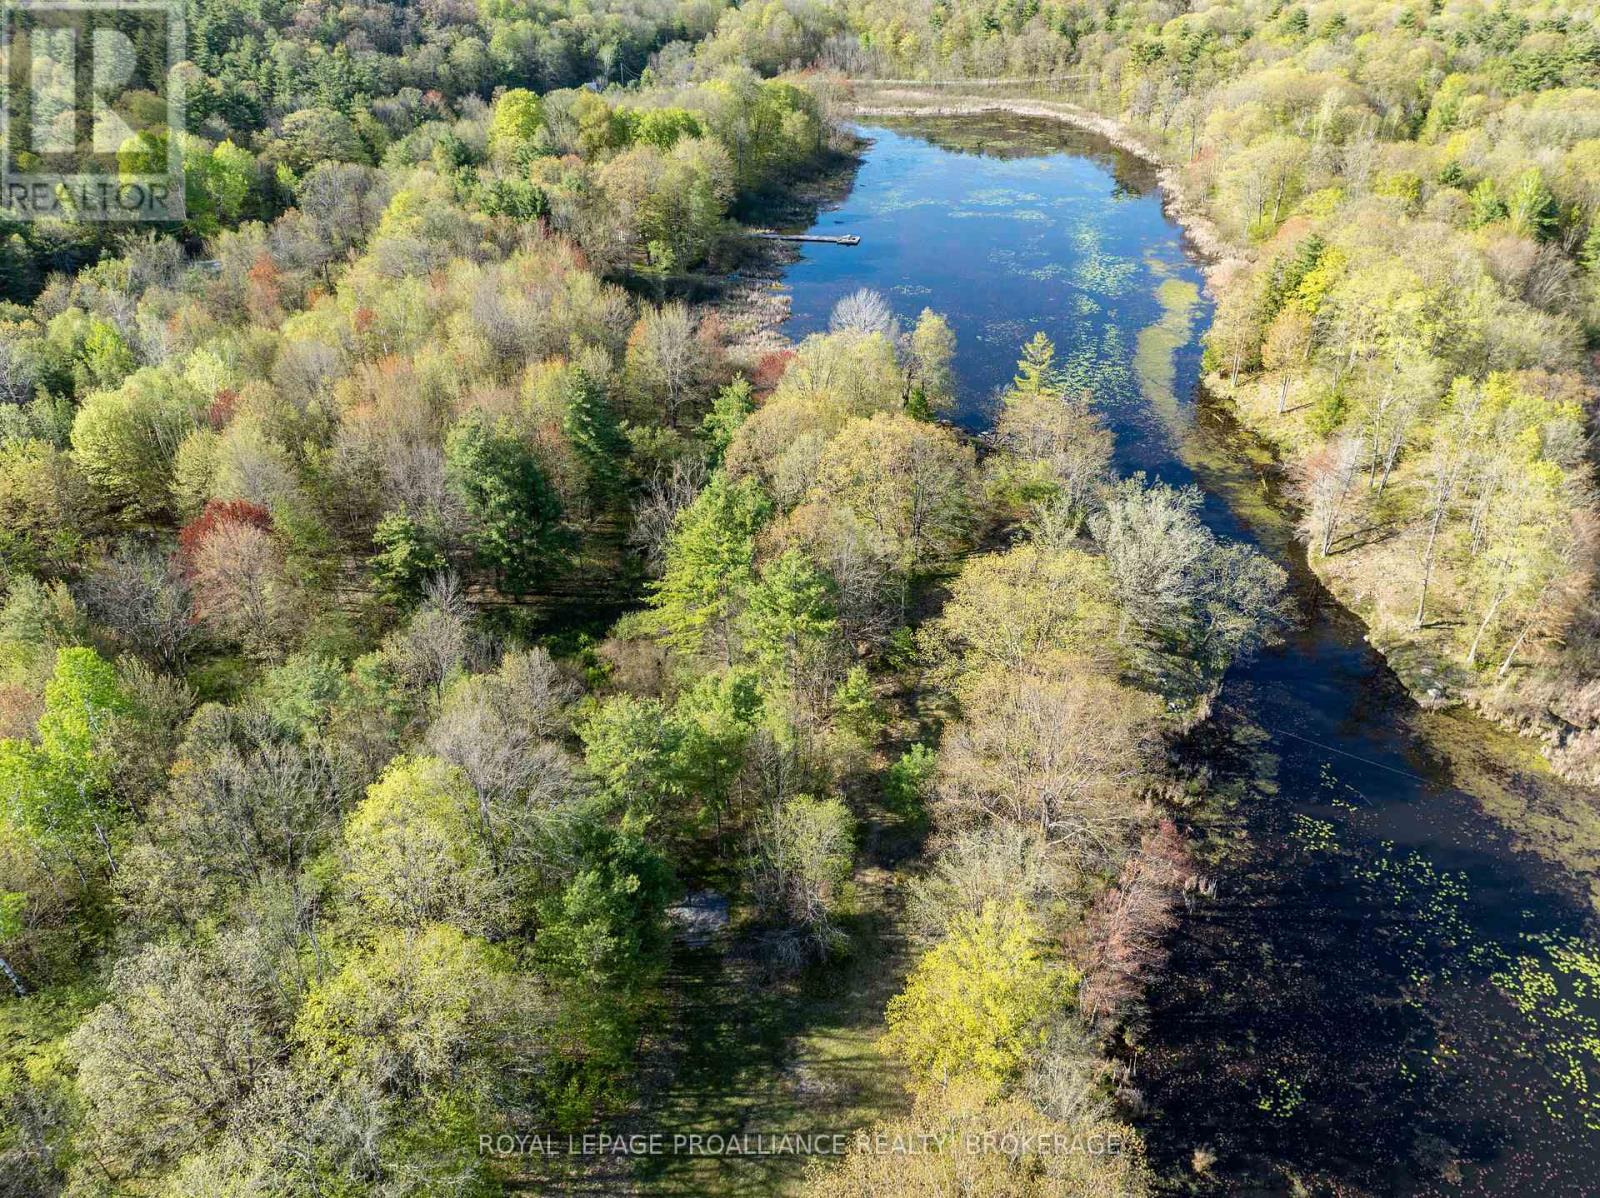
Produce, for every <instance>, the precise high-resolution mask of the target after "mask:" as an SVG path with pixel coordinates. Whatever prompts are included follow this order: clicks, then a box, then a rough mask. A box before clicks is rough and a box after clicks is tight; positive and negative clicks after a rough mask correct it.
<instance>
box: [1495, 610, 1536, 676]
mask: <svg viewBox="0 0 1600 1198" xmlns="http://www.w3.org/2000/svg"><path fill="white" fill-rule="evenodd" d="M1532 630H1533V620H1532V619H1531V618H1530V619H1529V620H1528V622H1527V623H1526V624H1524V625H1523V626H1522V631H1521V632H1519V633H1517V639H1516V640H1514V641H1512V642H1511V651H1510V652H1509V653H1507V654H1506V659H1505V660H1504V661H1503V662H1501V663H1500V668H1499V669H1498V670H1496V671H1495V674H1494V676H1495V677H1496V678H1504V677H1505V676H1506V671H1507V670H1509V669H1510V668H1511V663H1512V662H1513V661H1515V660H1516V657H1517V650H1518V649H1520V648H1522V642H1523V641H1525V640H1527V639H1528V633H1529V632H1531V631H1532Z"/></svg>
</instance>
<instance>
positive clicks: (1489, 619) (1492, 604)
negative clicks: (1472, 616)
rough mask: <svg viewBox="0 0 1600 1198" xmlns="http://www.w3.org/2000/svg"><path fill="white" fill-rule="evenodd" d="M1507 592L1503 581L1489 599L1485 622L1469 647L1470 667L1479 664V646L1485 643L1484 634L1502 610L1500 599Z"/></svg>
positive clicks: (1484, 616)
mask: <svg viewBox="0 0 1600 1198" xmlns="http://www.w3.org/2000/svg"><path fill="white" fill-rule="evenodd" d="M1505 594H1506V585H1505V583H1504V582H1501V583H1500V585H1499V586H1497V587H1496V588H1495V592H1494V598H1493V599H1492V600H1490V601H1489V610H1488V611H1486V612H1484V613H1483V623H1481V624H1479V625H1478V634H1477V635H1476V636H1474V637H1473V638H1472V645H1471V647H1469V648H1468V649H1467V668H1468V669H1472V668H1473V667H1474V666H1476V665H1477V664H1478V646H1479V645H1481V644H1482V643H1483V634H1484V633H1486V632H1488V631H1489V625H1490V624H1492V623H1494V618H1495V616H1496V614H1498V612H1499V611H1500V600H1502V599H1504V598H1505Z"/></svg>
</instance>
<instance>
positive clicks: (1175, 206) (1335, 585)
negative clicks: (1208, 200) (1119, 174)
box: [850, 86, 1600, 785]
mask: <svg viewBox="0 0 1600 1198" xmlns="http://www.w3.org/2000/svg"><path fill="white" fill-rule="evenodd" d="M871 97H872V98H871V99H870V100H866V101H862V102H857V103H854V104H852V105H851V108H850V111H851V114H852V116H855V117H865V118H870V117H900V118H910V117H966V116H983V115H987V114H993V113H1006V114H1010V115H1013V116H1021V117H1033V118H1037V119H1043V120H1054V121H1059V122H1061V123H1062V124H1066V125H1070V126H1072V127H1074V128H1077V129H1082V130H1084V131H1085V132H1088V133H1093V134H1095V135H1097V136H1100V137H1103V138H1105V140H1106V141H1107V142H1109V143H1110V144H1112V145H1113V146H1115V147H1117V148H1118V149H1120V150H1123V151H1125V152H1126V153H1129V154H1132V155H1133V156H1134V157H1136V158H1138V159H1140V160H1141V161H1143V162H1145V163H1147V164H1148V165H1149V166H1151V167H1152V168H1154V170H1155V172H1156V186H1157V188H1158V189H1159V191H1160V194H1161V205H1162V209H1163V210H1164V211H1165V212H1166V213H1167V215H1168V216H1169V217H1170V218H1171V219H1172V221H1173V222H1174V223H1175V224H1177V225H1178V227H1179V228H1180V229H1182V230H1183V233H1184V237H1185V239H1186V240H1187V242H1188V243H1189V246H1190V247H1191V248H1192V249H1193V250H1194V252H1195V254H1196V256H1197V257H1198V258H1199V259H1200V264H1201V267H1202V270H1203V273H1204V275H1205V278H1206V286H1207V289H1208V290H1210V291H1212V292H1213V293H1214V292H1215V289H1216V287H1217V286H1218V284H1219V282H1220V281H1221V280H1224V279H1226V278H1227V277H1228V276H1229V275H1231V274H1232V273H1233V272H1235V271H1237V270H1239V269H1242V268H1243V267H1245V266H1246V265H1247V264H1248V263H1249V262H1250V261H1251V260H1252V258H1253V255H1252V254H1251V253H1250V252H1249V251H1248V250H1246V249H1245V248H1243V247H1241V246H1239V245H1237V244H1235V243H1233V242H1232V241H1230V240H1229V239H1228V238H1226V237H1225V236H1223V234H1222V233H1221V231H1220V230H1219V229H1218V228H1217V226H1216V223H1215V222H1214V221H1212V219H1211V218H1210V216H1209V215H1208V214H1207V213H1206V211H1205V207H1204V205H1203V204H1201V203H1200V202H1199V201H1197V200H1196V199H1195V198H1194V197H1193V196H1192V195H1190V194H1189V192H1188V190H1187V189H1186V188H1185V186H1184V183H1183V179H1182V178H1181V176H1180V174H1179V169H1180V168H1179V166H1178V165H1177V164H1176V163H1174V162H1172V161H1171V160H1170V158H1169V157H1168V156H1166V155H1165V154H1163V153H1162V152H1161V151H1160V150H1159V149H1158V148H1156V147H1155V146H1154V145H1152V144H1151V143H1150V142H1148V141H1147V140H1145V139H1144V138H1141V137H1139V136H1138V135H1136V134H1134V133H1133V132H1131V131H1130V130H1128V129H1127V128H1126V127H1124V126H1123V125H1122V124H1121V123H1120V122H1118V121H1116V120H1113V119H1112V118H1110V117H1107V116H1102V115H1101V114H1099V113H1097V112H1094V111H1092V110H1090V109H1086V108H1081V107H1079V106H1077V105H1075V104H1071V103H1068V102H1066V101H1062V100H1044V99H1028V98H1019V97H1003V96H1000V97H976V98H974V97H961V98H952V97H948V96H940V95H936V94H934V93H932V92H928V91H926V90H919V89H918V88H917V87H915V86H909V87H899V86H897V87H893V88H888V89H882V90H876V89H875V90H873V91H872V92H871ZM887 100H899V101H902V102H901V103H885V102H880V101H887ZM917 101H927V102H926V103H919V102H917ZM1213 394H1214V395H1215V397H1216V399H1217V400H1219V401H1221V402H1225V403H1227V405H1228V407H1229V410H1230V411H1231V412H1232V413H1233V415H1234V418H1235V419H1236V420H1237V421H1238V424H1239V427H1240V428H1241V429H1242V430H1244V431H1246V432H1248V433H1249V434H1250V435H1251V436H1253V437H1255V438H1257V439H1258V440H1259V441H1260V442H1261V443H1262V445H1263V446H1265V447H1266V448H1267V449H1269V450H1270V451H1271V452H1272V456H1273V460H1274V469H1275V471H1276V472H1277V473H1279V474H1280V475H1281V473H1282V471H1283V469H1284V461H1283V458H1282V455H1281V450H1282V446H1281V444H1280V443H1279V441H1278V440H1277V439H1275V438H1274V437H1272V436H1271V434H1270V433H1269V432H1268V431H1266V430H1264V429H1261V428H1258V427H1257V426H1256V425H1255V424H1254V423H1253V422H1251V421H1250V420H1249V419H1248V415H1247V413H1246V412H1245V411H1244V410H1243V408H1241V407H1240V405H1239V404H1238V403H1237V402H1236V401H1235V399H1234V398H1233V397H1232V396H1230V395H1228V394H1226V393H1225V392H1223V391H1214V392H1213ZM1279 502H1282V500H1281V499H1280V501H1279ZM1289 514H1291V515H1292V514H1293V512H1292V508H1291V511H1290V513H1289ZM1308 567H1309V568H1310V569H1311V571H1312V573H1314V574H1315V575H1316V576H1317V578H1318V579H1319V580H1321V582H1322V584H1323V585H1324V586H1325V587H1326V588H1327V589H1328V592H1329V594H1331V595H1332V596H1333V597H1334V598H1335V599H1336V600H1337V601H1338V602H1339V604H1340V606H1341V607H1343V608H1344V609H1345V610H1347V611H1349V612H1350V613H1351V614H1352V615H1353V616H1355V617H1356V619H1358V620H1359V621H1360V622H1361V624H1362V626H1363V627H1364V628H1365V629H1366V631H1367V635H1366V640H1367V643H1368V644H1370V645H1371V646H1372V648H1373V649H1374V650H1375V651H1376V652H1377V653H1378V654H1379V656H1381V657H1382V658H1383V660H1384V662H1385V664H1386V665H1387V666H1388V667H1389V669H1390V670H1391V671H1392V672H1393V673H1394V675H1395V677H1396V678H1398V679H1399V680H1400V684H1401V685H1402V686H1403V687H1404V688H1405V691H1406V693H1407V694H1408V695H1410V696H1411V698H1412V699H1413V700H1414V701H1415V702H1416V703H1417V704H1418V706H1420V707H1422V708H1425V709H1430V710H1448V709H1449V708H1452V707H1460V708H1464V709H1466V710H1468V711H1471V712H1472V713H1473V714H1475V715H1476V716H1478V717H1479V718H1480V719H1482V720H1484V721H1486V722H1487V723H1489V724H1492V725H1493V726H1495V727H1496V728H1499V729H1501V730H1503V731H1506V732H1510V733H1512V734H1514V735H1516V736H1517V737H1518V738H1519V739H1521V740H1525V741H1528V742H1531V743H1532V744H1534V745H1536V746H1537V747H1538V756H1539V759H1540V761H1542V762H1543V763H1544V765H1545V766H1546V767H1547V768H1549V770H1550V771H1551V773H1552V774H1554V775H1555V776H1556V777H1559V778H1562V779H1564V780H1565V781H1568V782H1571V783H1575V784H1578V785H1595V784H1596V783H1600V778H1595V777H1588V776H1585V775H1583V774H1582V773H1581V772H1579V771H1578V770H1576V769H1568V768H1564V766H1563V763H1562V761H1561V759H1560V751H1561V749H1562V748H1563V747H1564V746H1565V744H1566V742H1567V740H1569V739H1570V740H1574V741H1577V740H1582V739H1585V738H1588V737H1593V736H1595V735H1596V733H1595V731H1594V730H1592V729H1589V730H1586V729H1572V730H1569V733H1568V735H1567V736H1563V735H1562V730H1561V729H1560V728H1558V727H1556V726H1554V725H1553V724H1551V725H1546V724H1541V723H1539V722H1537V721H1532V720H1528V719H1520V720H1519V719H1516V718H1514V717H1512V716H1510V715H1508V714H1506V713H1505V712H1503V711H1497V710H1495V708H1494V707H1493V706H1492V705H1491V704H1490V702H1489V697H1488V696H1485V695H1483V694H1480V693H1479V692H1478V691H1476V690H1460V691H1457V692H1456V693H1455V694H1453V695H1446V696H1444V697H1440V696H1439V695H1438V694H1437V693H1431V692H1430V689H1429V687H1428V686H1427V685H1426V684H1425V682H1424V681H1423V680H1421V679H1419V678H1418V677H1417V676H1416V675H1415V673H1414V672H1413V671H1410V670H1407V669H1404V668H1402V667H1403V662H1401V661H1399V660H1397V656H1396V652H1395V651H1399V652H1400V653H1402V654H1403V652H1404V650H1405V649H1406V647H1407V646H1408V644H1409V643H1410V642H1408V641H1406V640H1404V639H1401V640H1391V639H1389V638H1381V637H1379V636H1378V635H1377V630H1376V628H1375V626H1374V625H1373V623H1372V622H1371V620H1370V619H1368V617H1367V616H1366V615H1365V614H1364V613H1363V612H1362V609H1361V603H1360V596H1359V594H1357V593H1352V592H1351V590H1350V588H1349V587H1348V586H1347V585H1343V583H1344V580H1343V579H1342V578H1341V577H1340V576H1339V575H1338V574H1337V573H1336V572H1333V571H1328V570H1324V569H1318V567H1317V564H1316V563H1314V562H1308Z"/></svg>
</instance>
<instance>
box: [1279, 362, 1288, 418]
mask: <svg viewBox="0 0 1600 1198" xmlns="http://www.w3.org/2000/svg"><path fill="white" fill-rule="evenodd" d="M1288 397H1289V373H1288V371H1285V372H1284V375H1283V382H1282V383H1281V384H1280V385H1279V387H1278V415H1280V416H1282V415H1283V401H1284V400H1285V399H1287V398H1288Z"/></svg>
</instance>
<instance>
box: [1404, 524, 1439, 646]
mask: <svg viewBox="0 0 1600 1198" xmlns="http://www.w3.org/2000/svg"><path fill="white" fill-rule="evenodd" d="M1443 523H1444V504H1443V503H1441V504H1440V505H1439V506H1438V507H1437V508H1436V509H1434V513H1433V521H1432V523H1431V524H1429V526H1428V547H1427V548H1426V549H1424V550H1423V551H1422V589H1421V590H1420V591H1418V592H1417V615H1416V619H1414V620H1413V621H1412V622H1411V627H1412V628H1421V627H1422V621H1423V613H1424V612H1425V611H1426V610H1427V607H1428V583H1429V582H1430V581H1431V580H1432V578H1433V548H1434V545H1435V543H1437V541H1438V540H1439V526H1440V525H1441V524H1443Z"/></svg>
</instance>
